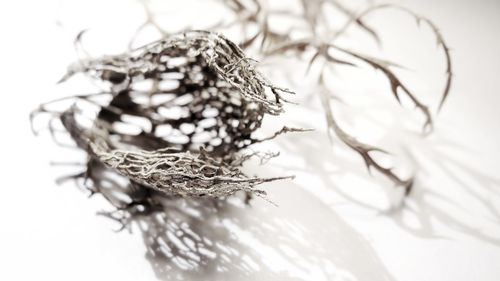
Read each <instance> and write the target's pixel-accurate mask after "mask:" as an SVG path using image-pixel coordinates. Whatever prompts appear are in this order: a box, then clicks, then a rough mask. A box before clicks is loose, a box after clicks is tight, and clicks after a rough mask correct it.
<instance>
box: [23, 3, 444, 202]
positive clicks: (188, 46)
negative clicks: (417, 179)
mask: <svg viewBox="0 0 500 281" xmlns="http://www.w3.org/2000/svg"><path fill="white" fill-rule="evenodd" d="M220 1H221V3H222V4H223V5H224V6H225V7H227V8H228V9H229V10H230V11H231V12H232V13H233V17H232V19H230V20H229V22H224V21H222V22H220V23H219V24H217V25H215V26H210V27H207V28H206V29H207V30H209V31H202V30H198V31H185V32H180V33H172V34H171V33H169V32H167V31H166V30H165V29H163V28H162V27H161V25H160V24H159V23H158V22H157V21H156V15H155V13H154V11H153V10H152V9H151V8H150V7H149V5H148V3H149V2H146V1H144V2H141V3H143V4H144V8H145V11H146V16H147V17H146V21H145V22H144V24H142V25H141V26H140V27H139V28H138V30H137V32H138V33H139V32H141V30H142V29H143V28H144V27H146V26H149V25H151V26H153V27H154V28H156V29H158V30H159V32H160V34H161V35H162V36H164V38H163V39H161V40H159V41H156V42H153V43H150V44H147V45H145V46H142V47H139V48H136V49H131V50H130V51H129V52H127V53H125V54H123V55H118V56H106V57H101V58H97V59H96V58H86V59H81V60H79V61H78V62H77V63H75V64H73V65H71V66H70V67H69V69H68V72H67V74H66V76H65V77H63V79H62V80H61V82H64V81H65V80H67V79H68V78H69V77H71V76H73V75H75V74H78V73H80V74H84V75H86V76H87V77H89V79H90V80H92V81H93V82H98V83H100V84H104V85H105V86H106V87H107V90H106V91H104V92H100V93H95V94H90V95H76V96H73V97H70V99H74V100H75V101H76V100H78V101H82V102H85V103H89V104H92V105H93V106H95V108H97V110H96V112H95V115H96V116H95V117H94V118H93V119H92V125H91V126H83V125H82V124H80V123H79V122H78V119H79V118H78V115H80V114H82V113H83V114H82V115H85V116H87V117H88V116H89V113H88V111H86V110H82V109H81V108H80V107H79V106H78V105H77V104H75V105H73V106H71V107H70V108H66V109H64V110H62V111H54V110H50V109H48V108H49V107H50V105H51V104H52V103H48V104H43V105H41V106H40V107H39V109H38V110H36V111H35V112H33V114H32V118H34V117H35V116H37V115H38V114H40V113H48V114H50V115H51V116H52V117H53V119H52V121H50V123H49V129H50V130H51V132H52V133H53V134H54V132H55V129H54V127H55V126H54V124H55V123H56V122H57V120H59V121H60V122H61V123H62V125H63V126H64V129H65V130H66V131H67V132H68V133H69V135H70V136H71V137H72V139H73V140H74V141H75V142H76V144H77V146H78V147H79V148H80V149H83V150H85V151H86V152H87V153H88V156H89V161H88V165H87V170H86V171H85V172H84V173H80V174H78V175H77V178H82V177H83V178H86V179H87V181H86V182H88V180H89V179H90V181H91V182H92V183H93V184H92V187H90V190H91V191H92V192H93V193H95V192H97V193H102V192H100V191H99V190H100V189H101V188H102V186H100V185H99V182H101V181H102V179H99V178H95V177H94V178H93V175H92V173H93V172H92V171H93V170H94V168H93V167H94V166H96V165H97V166H102V165H104V166H106V167H107V168H108V169H110V170H111V171H114V172H115V173H117V174H120V175H122V176H125V177H126V178H127V179H129V181H130V185H129V186H130V187H133V188H132V189H131V190H136V189H141V190H142V189H145V190H150V189H153V190H156V191H157V192H160V194H165V196H171V195H181V196H209V197H226V196H229V195H231V194H234V193H235V192H237V191H245V192H247V194H256V195H260V196H262V195H264V194H265V192H264V191H263V190H261V189H258V188H257V187H256V186H257V185H259V184H262V183H264V182H269V181H273V180H277V179H283V178H284V177H275V178H257V177H256V178H254V177H248V176H247V175H245V174H244V173H243V172H242V171H241V165H242V163H243V162H244V161H246V160H247V159H249V158H250V157H253V156H256V157H260V158H261V161H265V160H267V159H268V158H270V157H273V156H275V155H274V154H270V153H259V152H250V151H249V150H248V149H247V148H248V147H249V146H250V145H252V144H254V143H257V142H261V141H265V140H269V139H272V138H274V137H276V136H277V135H279V134H281V133H286V132H290V131H304V130H303V129H293V128H288V127H284V128H283V129H282V130H280V131H278V132H276V133H275V134H274V135H272V136H270V137H268V138H264V139H257V138H255V137H254V135H253V133H254V132H255V131H256V130H257V129H259V128H260V127H261V124H262V119H263V117H264V116H265V115H279V114H280V113H282V112H283V102H287V99H286V98H285V96H286V94H293V92H292V91H291V90H288V89H286V88H281V87H277V86H274V85H273V84H271V83H270V82H268V81H267V80H266V79H265V78H264V77H263V76H262V74H261V73H260V72H258V71H257V70H256V69H255V65H256V62H255V61H254V60H252V59H250V58H248V57H247V56H246V55H245V53H244V52H243V50H246V51H255V50H257V53H258V55H259V56H260V57H263V58H268V57H274V56H281V57H290V56H291V57H295V58H300V59H303V60H304V62H305V64H304V67H305V70H306V72H309V70H310V69H311V67H312V66H313V65H314V64H315V63H319V61H320V60H322V65H321V67H320V69H321V70H320V71H319V73H318V74H317V75H318V76H317V80H316V81H317V83H318V85H319V87H320V90H319V91H318V94H319V97H320V100H321V104H322V107H323V109H324V112H325V117H326V121H327V125H328V134H329V136H333V135H335V136H337V137H338V138H339V139H340V140H341V141H342V142H343V143H345V144H346V145H347V146H348V147H349V148H351V149H352V150H354V151H355V152H356V153H358V154H359V155H360V156H361V157H362V158H363V160H364V162H365V164H366V166H367V168H368V169H369V170H370V168H372V169H374V170H376V171H378V172H380V173H381V174H383V175H384V176H386V177H387V178H388V179H389V180H391V181H392V182H393V183H394V184H395V185H396V186H399V187H402V188H404V189H405V193H406V194H408V193H409V191H410V190H411V187H412V184H413V181H414V179H413V177H410V178H401V177H400V176H398V175H397V174H396V173H395V172H394V171H393V169H392V168H389V167H384V166H383V165H381V164H380V163H379V162H378V161H377V160H376V159H375V158H374V157H373V155H372V154H373V152H382V153H387V152H386V151H384V150H382V149H380V148H378V147H376V146H373V145H369V144H366V143H362V142H360V141H358V140H357V139H356V138H355V137H354V136H352V135H350V134H349V133H348V132H347V131H345V130H344V129H343V128H342V126H341V125H340V124H339V123H338V121H337V119H336V118H335V116H334V110H333V108H332V105H331V96H332V93H331V92H332V91H331V89H329V87H328V85H327V83H326V82H325V81H327V79H328V73H327V71H326V70H327V69H328V67H330V66H332V65H348V66H353V67H358V66H360V65H363V64H364V65H366V66H369V67H373V68H374V69H376V70H379V71H380V72H381V73H382V74H383V75H384V76H385V77H386V79H387V80H388V82H389V85H390V91H391V93H392V95H393V96H394V97H395V98H396V99H397V101H399V100H400V95H405V96H407V97H408V98H409V100H410V101H411V102H413V104H414V105H415V107H416V109H417V110H418V111H419V112H421V113H422V114H423V115H424V117H425V121H424V124H423V132H424V134H428V133H430V132H431V131H432V128H433V114H432V113H431V110H430V108H429V106H428V105H426V104H424V103H423V102H422V101H420V100H419V98H418V97H417V95H416V94H415V93H414V92H413V91H412V90H411V89H410V88H409V87H408V86H407V85H406V84H405V83H404V82H403V81H402V80H401V79H400V78H399V77H398V75H397V74H396V73H395V72H394V71H393V67H394V66H396V64H393V63H391V62H389V61H387V60H383V59H380V58H375V57H372V56H369V55H365V54H362V53H361V52H358V51H356V50H353V49H351V48H346V47H344V46H342V45H341V44H339V43H337V41H338V38H340V37H341V36H343V35H345V34H346V33H347V32H348V30H349V29H350V28H351V27H357V28H360V29H361V30H363V31H364V32H366V33H367V34H369V35H370V36H371V37H372V38H373V40H374V41H375V42H376V43H380V40H381V39H380V37H379V36H378V34H377V32H376V30H375V29H374V28H372V27H370V26H369V25H368V24H367V22H366V21H365V17H366V16H367V15H369V14H370V13H372V12H374V11H377V10H381V9H397V10H399V11H403V12H404V13H407V14H409V15H410V16H412V17H414V18H415V19H416V20H417V22H418V23H424V24H426V25H428V26H429V27H430V28H431V30H432V31H433V33H434V34H435V36H436V39H437V43H438V45H439V46H440V47H441V49H442V50H443V52H444V54H445V59H446V66H447V69H446V73H447V79H446V84H445V88H444V91H443V95H442V98H441V101H440V103H439V106H438V110H439V109H441V107H442V106H443V104H444V102H445V100H446V98H447V96H448V94H449V91H450V86H451V80H452V67H451V58H450V52H449V48H448V45H447V44H446V43H445V41H444V39H443V36H442V34H441V33H440V31H439V30H438V28H437V27H436V25H435V24H434V23H433V22H432V21H430V20H429V19H427V18H425V17H422V16H420V15H417V14H416V13H414V12H413V11H411V10H408V9H405V8H403V7H400V6H396V5H392V4H381V5H371V6H369V7H368V8H366V9H364V10H362V11H361V12H354V11H353V10H351V9H350V8H348V7H347V6H345V5H344V4H342V3H341V2H339V1H337V0H313V1H305V0H302V1H300V4H301V10H300V11H299V12H297V11H296V10H292V9H291V10H272V9H269V8H268V7H267V5H264V1H261V0H248V1H245V0H220ZM326 6H328V7H330V8H333V9H335V10H337V11H338V12H340V13H342V14H344V15H345V16H346V17H347V21H346V22H345V23H344V24H343V25H342V26H341V27H340V28H332V27H331V26H330V25H329V24H328V21H327V16H328V15H326V14H325V12H324V10H325V7H326ZM275 15H279V16H281V17H286V18H287V19H288V20H289V21H290V28H289V30H288V31H287V32H280V31H277V30H274V28H273V26H272V24H271V18H272V17H273V16H275ZM231 28H240V29H241V30H242V33H241V34H243V39H242V40H241V42H240V43H239V44H235V43H233V42H231V41H230V40H228V39H227V38H225V37H224V36H222V35H221V33H222V32H224V31H225V30H228V29H231ZM295 29H297V30H298V32H297V34H300V36H293V34H296V33H294V32H293V31H295ZM249 30H253V31H251V32H252V33H248V32H249ZM82 34H83V33H81V34H80V35H79V36H78V37H77V43H79V42H80V40H81V35H82ZM134 40H135V37H134V38H133V39H132V40H131V43H130V46H132V45H134ZM102 97H107V99H104V101H103V99H102ZM98 98H101V99H100V100H99V101H98ZM124 126H125V127H127V126H128V127H130V126H132V127H134V128H135V132H130V131H127V130H123V129H121V128H122V127H124ZM137 130H138V131H137ZM132 131H134V130H132ZM55 139H56V138H55ZM129 191H130V190H129ZM129 191H127V192H129ZM127 192H126V193H127ZM103 195H105V194H103ZM105 196H106V195H105ZM148 200H149V199H147V200H146V201H148ZM132 201H133V200H132ZM153 201H154V200H153ZM148 204H149V205H152V203H151V202H149V203H148Z"/></svg>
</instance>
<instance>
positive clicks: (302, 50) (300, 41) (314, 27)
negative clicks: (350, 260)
mask: <svg viewBox="0 0 500 281" xmlns="http://www.w3.org/2000/svg"><path fill="white" fill-rule="evenodd" d="M228 1H229V0H228ZM228 1H226V3H227V2H228ZM229 2H231V3H236V2H239V1H238V0H234V1H229ZM300 3H301V4H302V8H303V15H302V17H299V18H297V17H296V16H295V15H294V14H293V12H289V13H287V12H283V11H272V10H269V9H267V10H266V9H265V8H263V6H262V5H258V7H259V8H258V9H256V11H257V12H256V13H250V12H248V11H249V10H251V8H249V7H247V6H245V5H235V6H237V7H238V9H235V10H234V12H235V13H236V14H237V15H242V14H252V17H246V18H244V19H245V20H242V21H240V22H238V23H239V24H241V25H243V26H245V25H252V24H257V25H258V26H259V30H258V31H257V32H256V33H255V34H254V35H251V36H250V37H248V39H246V40H243V41H242V42H243V43H242V44H241V46H242V47H243V48H251V46H252V44H254V45H255V44H259V46H260V53H261V55H263V56H264V57H269V56H280V55H285V54H288V53H291V52H293V54H294V55H296V56H297V57H303V55H305V54H309V51H310V50H313V55H312V56H311V57H310V59H309V60H308V64H307V67H306V73H308V72H309V70H310V68H311V66H312V65H313V63H314V62H315V61H316V60H318V59H319V58H322V59H324V61H325V62H326V63H327V64H341V65H348V66H354V67H357V65H356V64H355V62H354V61H351V60H349V59H339V58H337V57H335V56H334V55H332V54H331V52H330V51H331V50H335V51H337V52H340V53H343V54H344V55H347V56H348V57H350V58H352V59H355V60H358V61H361V62H363V63H365V64H367V65H369V66H371V67H373V68H375V69H377V70H380V71H381V72H382V74H383V75H384V76H385V77H386V78H387V79H388V81H389V83H390V89H391V92H392V94H393V95H394V97H395V98H396V99H397V100H398V101H399V95H400V93H399V92H398V90H400V91H401V92H402V93H404V94H405V95H406V96H408V97H409V98H410V100H411V101H412V102H413V104H414V105H415V107H416V108H417V109H418V110H419V111H420V112H422V114H423V115H424V116H425V122H424V124H423V133H424V134H429V133H430V132H432V129H433V118H432V114H431V111H430V109H429V107H428V106H427V105H425V104H424V103H423V102H421V101H420V100H419V98H417V95H415V94H414V93H413V91H412V90H411V89H410V88H409V87H408V86H406V85H405V83H403V82H402V81H401V80H400V79H399V78H398V76H397V74H396V73H395V72H394V71H392V70H391V68H390V67H391V66H392V65H393V64H391V63H389V62H387V61H386V60H382V59H379V58H373V57H370V56H367V55H363V54H361V53H359V52H357V51H355V50H351V49H348V48H345V47H342V46H340V45H338V44H337V43H336V40H337V38H339V37H340V36H342V35H344V34H345V33H347V31H348V29H349V27H351V26H353V25H355V26H357V27H358V28H361V29H362V30H364V31H365V32H367V33H368V34H370V35H371V37H372V38H373V39H374V40H375V42H376V43H377V44H380V37H379V36H378V34H377V32H376V31H375V30H374V29H373V28H371V27H369V26H368V25H367V24H366V22H365V17H366V16H367V15H368V14H370V13H372V12H374V11H377V10H381V9H387V8H391V9H397V10H400V11H403V12H405V13H408V14H409V15H410V16H412V17H414V18H415V19H416V20H417V23H421V22H423V23H425V24H427V25H428V26H429V27H430V28H431V30H432V32H433V33H434V35H435V36H436V40H437V43H438V46H440V47H441V49H442V50H443V51H444V56H445V60H446V84H445V88H444V90H443V94H442V97H441V100H440V102H439V105H438V111H439V110H440V109H441V108H442V106H443V104H444V102H445V100H446V98H447V97H448V95H449V92H450V87H451V82H452V64H451V55H450V49H449V47H448V45H447V44H446V43H445V40H444V38H443V36H442V34H441V32H440V30H439V29H438V28H437V26H436V25H435V24H434V23H433V22H432V21H431V20H429V19H427V18H425V17H423V16H420V15H418V14H416V13H415V12H413V11H411V10H409V9H407V8H404V7H401V6H398V5H394V4H377V5H370V6H369V7H368V8H366V9H363V10H362V11H361V12H360V13H357V12H354V11H353V10H352V9H350V8H348V7H347V6H345V5H344V4H342V3H341V2H340V1H337V0H313V1H304V0H303V1H301V2H300ZM327 5H329V6H331V7H333V8H334V9H336V10H338V11H339V12H341V13H343V14H344V15H346V16H347V17H348V20H347V21H346V22H345V23H344V25H343V26H341V27H340V28H339V29H337V30H334V29H332V28H331V27H330V26H328V24H327V23H326V21H325V20H324V17H325V14H324V10H325V9H324V8H325V7H326V6H327ZM274 13H279V14H280V15H289V16H290V21H293V22H296V21H297V19H298V21H299V22H302V23H303V24H305V25H306V26H307V28H306V30H309V31H310V32H308V33H307V34H306V35H303V36H302V37H300V38H294V39H291V38H290V34H291V33H292V32H291V31H290V32H287V33H282V34H280V33H277V32H275V31H273V30H272V29H270V26H269V21H270V17H271V15H273V14H274ZM302 33H303V32H302ZM269 37H272V38H277V39H276V40H274V41H273V42H268V44H267V45H265V41H266V40H267V38H269ZM259 38H260V39H259ZM325 38H327V39H325ZM259 40H260V43H259V42H258V41H259ZM324 70H325V67H323V68H322V70H321V72H320V73H319V79H318V80H317V81H318V82H319V84H320V85H321V86H322V88H323V89H324V91H321V92H319V95H320V99H321V101H322V106H323V108H324V110H325V117H326V120H327V125H328V129H329V132H334V133H335V135H337V137H338V138H339V139H340V140H341V141H342V142H344V143H345V144H346V145H347V146H348V147H350V148H351V149H353V150H354V151H356V152H357V153H358V154H359V155H360V156H361V157H362V158H363V160H364V161H365V164H366V165H367V167H368V168H370V167H372V168H374V169H375V170H377V171H379V172H380V173H382V174H383V175H385V176H386V177H387V178H388V179H389V180H391V181H392V182H394V184H396V185H397V186H402V187H404V188H405V190H406V194H408V192H409V191H410V189H411V185H412V183H413V180H414V179H413V177H411V178H409V179H401V178H400V177H398V176H397V175H396V174H395V173H394V172H393V170H392V169H391V168H386V167H383V166H382V165H380V164H379V163H378V162H377V161H376V160H375V159H374V158H373V157H372V156H371V155H370V152H373V151H379V152H382V150H381V149H379V148H377V147H374V146H371V145H367V144H363V143H360V142H359V141H357V139H356V138H354V137H353V136H351V135H349V134H348V133H347V132H345V131H343V130H342V129H341V128H340V127H339V126H338V124H337V122H336V120H335V119H334V118H333V113H332V107H331V105H330V99H329V95H330V93H329V92H330V90H328V87H327V86H326V85H325V83H324V81H325V77H324V76H325V75H326V74H325V72H324Z"/></svg>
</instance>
